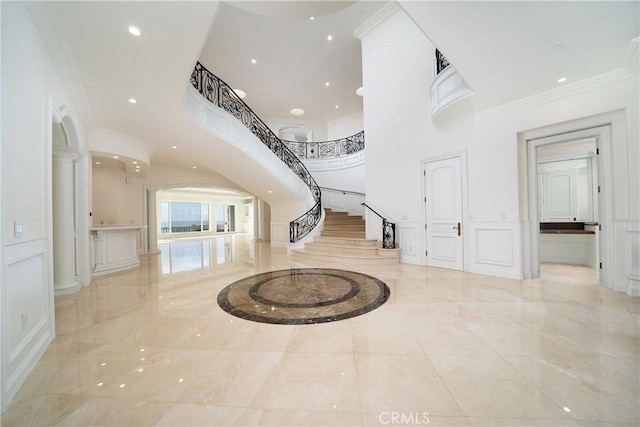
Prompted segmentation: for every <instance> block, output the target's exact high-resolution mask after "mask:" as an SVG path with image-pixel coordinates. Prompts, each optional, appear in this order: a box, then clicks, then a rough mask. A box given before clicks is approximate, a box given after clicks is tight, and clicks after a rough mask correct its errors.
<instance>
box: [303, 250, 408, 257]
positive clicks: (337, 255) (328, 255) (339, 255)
mask: <svg viewBox="0 0 640 427" xmlns="http://www.w3.org/2000/svg"><path fill="white" fill-rule="evenodd" d="M292 252H294V253H298V254H309V255H320V256H323V257H336V258H347V259H352V258H362V259H383V258H384V259H387V258H398V257H397V256H396V255H381V254H376V255H351V254H327V253H326V252H316V251H309V250H307V249H294V250H293V251H292Z"/></svg>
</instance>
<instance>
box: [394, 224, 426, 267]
mask: <svg viewBox="0 0 640 427" xmlns="http://www.w3.org/2000/svg"><path fill="white" fill-rule="evenodd" d="M423 229H424V225H423V224H421V223H419V222H400V223H398V224H396V245H397V246H398V247H399V248H400V262H401V263H405V264H418V265H423V264H424V257H423V256H422V255H421V254H422V251H421V249H420V248H421V242H422V241H423V238H421V236H420V231H421V230H423Z"/></svg>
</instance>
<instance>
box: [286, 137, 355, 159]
mask: <svg viewBox="0 0 640 427" xmlns="http://www.w3.org/2000/svg"><path fill="white" fill-rule="evenodd" d="M282 142H284V143H285V144H286V145H287V147H289V150H291V151H293V152H294V153H295V154H296V156H298V157H299V158H301V159H305V160H318V159H319V160H322V159H335V158H336V157H344V156H349V155H351V154H355V153H357V152H358V151H362V150H364V131H360V132H358V133H356V134H355V135H351V136H348V137H346V138H340V139H334V140H333V141H321V142H298V141H287V140H286V139H283V140H282Z"/></svg>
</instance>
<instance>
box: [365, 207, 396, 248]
mask: <svg viewBox="0 0 640 427" xmlns="http://www.w3.org/2000/svg"><path fill="white" fill-rule="evenodd" d="M362 206H364V207H366V208H367V209H369V210H370V211H371V212H373V213H374V214H376V215H378V216H379V217H380V218H381V219H382V248H383V249H395V247H396V224H395V223H393V222H391V221H387V219H386V218H385V217H383V216H382V215H380V214H379V213H378V212H376V211H375V210H374V209H373V208H372V207H371V206H369V205H367V204H366V203H362Z"/></svg>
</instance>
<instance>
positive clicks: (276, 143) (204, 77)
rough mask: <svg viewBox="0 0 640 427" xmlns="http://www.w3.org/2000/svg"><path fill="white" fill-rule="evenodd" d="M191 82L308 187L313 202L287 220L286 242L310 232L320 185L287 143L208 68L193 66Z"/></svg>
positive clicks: (316, 214) (317, 219)
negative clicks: (287, 234)
mask: <svg viewBox="0 0 640 427" xmlns="http://www.w3.org/2000/svg"><path fill="white" fill-rule="evenodd" d="M191 84H192V85H193V87H194V88H195V89H196V90H197V91H198V92H200V94H201V95H202V96H204V97H205V98H206V99H207V100H208V101H209V102H211V103H212V104H214V105H216V106H218V107H220V108H222V109H224V110H225V111H226V112H228V113H229V114H231V115H233V116H234V117H235V118H236V119H238V120H240V121H241V122H242V124H243V125H245V126H246V127H247V128H248V129H249V130H250V131H251V133H253V134H254V135H255V136H256V137H257V138H258V139H259V140H260V141H262V143H263V144H264V145H266V146H267V148H269V149H270V150H271V152H273V154H275V155H276V156H278V158H279V159H280V160H282V161H283V162H284V163H285V164H286V165H287V166H288V167H289V169H291V170H292V171H293V173H295V174H296V175H298V177H299V178H300V179H301V180H302V181H303V182H304V183H305V185H306V186H307V187H309V190H311V194H313V198H314V200H315V201H316V203H315V205H314V206H313V207H312V208H311V209H309V210H308V211H307V212H305V213H304V214H303V215H302V216H300V217H298V218H296V219H294V220H293V221H291V222H290V223H289V241H290V242H291V243H295V242H297V241H299V240H300V239H302V238H303V237H304V236H306V235H307V234H309V233H310V232H311V230H312V229H313V228H314V227H315V226H316V225H317V224H318V222H320V218H321V216H322V215H321V214H322V211H321V209H320V206H321V192H320V187H318V184H317V183H316V181H315V180H314V179H313V177H312V176H311V174H310V173H309V171H308V170H307V168H306V167H305V166H304V164H303V163H302V162H301V161H300V159H298V157H297V156H296V155H295V154H294V153H293V152H292V151H291V150H290V149H289V148H288V147H287V145H286V144H285V143H284V142H283V141H282V140H281V139H280V138H278V137H277V136H276V134H274V133H273V132H272V131H271V129H269V127H268V126H267V125H266V124H264V122H263V121H262V120H261V119H260V118H259V117H258V116H257V115H256V113H254V112H253V110H251V108H249V106H248V105H247V104H245V103H244V101H242V99H240V97H238V95H236V93H235V92H234V91H233V89H232V88H231V86H229V85H228V84H227V83H225V82H224V81H223V80H222V79H220V78H218V77H217V76H215V75H214V74H213V73H212V72H211V71H209V70H207V69H206V68H205V67H204V66H203V65H202V64H201V63H200V62H198V63H197V64H196V66H195V67H194V68H193V72H192V73H191Z"/></svg>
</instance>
